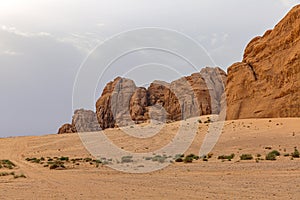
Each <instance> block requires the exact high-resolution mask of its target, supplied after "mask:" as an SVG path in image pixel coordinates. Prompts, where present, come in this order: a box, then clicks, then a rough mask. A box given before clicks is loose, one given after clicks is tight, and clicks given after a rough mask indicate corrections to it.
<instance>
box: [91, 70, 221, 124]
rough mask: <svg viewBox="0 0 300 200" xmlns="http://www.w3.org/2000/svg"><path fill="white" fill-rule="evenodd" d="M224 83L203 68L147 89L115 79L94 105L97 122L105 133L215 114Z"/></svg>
mask: <svg viewBox="0 0 300 200" xmlns="http://www.w3.org/2000/svg"><path fill="white" fill-rule="evenodd" d="M202 74H203V75H202ZM225 81H226V74H225V72H224V71H222V70H221V69H219V68H205V69H203V70H202V71H201V72H200V73H195V74H192V75H191V76H187V77H183V78H180V79H178V80H175V81H173V82H171V83H170V84H169V83H166V82H163V81H154V82H153V83H151V84H150V86H149V88H148V89H146V88H142V87H137V86H136V85H135V84H134V82H133V81H132V80H129V79H126V78H120V77H118V78H116V79H114V80H113V81H111V82H109V83H108V84H107V85H106V86H105V88H104V90H103V93H102V95H101V97H100V98H99V99H98V101H97V103H96V114H97V118H98V122H99V124H100V127H101V128H102V129H106V128H113V127H118V126H127V125H131V124H134V123H139V122H145V121H147V120H149V119H154V120H159V121H164V122H165V121H170V120H171V121H177V120H182V119H187V118H190V117H194V116H200V115H207V114H212V113H215V114H217V113H218V112H219V110H220V103H219V102H220V99H221V95H222V94H223V92H224V85H223V82H225Z"/></svg>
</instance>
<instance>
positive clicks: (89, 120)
mask: <svg viewBox="0 0 300 200" xmlns="http://www.w3.org/2000/svg"><path fill="white" fill-rule="evenodd" d="M72 126H74V127H75V128H76V131H77V132H93V131H99V130H101V128H100V126H99V123H98V120H97V115H96V113H94V112H93V111H91V110H84V109H79V110H75V112H74V115H73V119H72Z"/></svg>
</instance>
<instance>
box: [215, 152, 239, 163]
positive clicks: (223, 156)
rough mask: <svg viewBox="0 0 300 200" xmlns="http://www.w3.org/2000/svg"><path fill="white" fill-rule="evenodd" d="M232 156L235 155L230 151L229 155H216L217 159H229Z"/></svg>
mask: <svg viewBox="0 0 300 200" xmlns="http://www.w3.org/2000/svg"><path fill="white" fill-rule="evenodd" d="M234 156H235V155H234V153H232V154H230V155H221V156H218V159H222V160H228V161H231V160H232V159H233V158H234Z"/></svg>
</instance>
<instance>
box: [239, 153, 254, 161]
mask: <svg viewBox="0 0 300 200" xmlns="http://www.w3.org/2000/svg"><path fill="white" fill-rule="evenodd" d="M240 158H241V160H252V159H253V156H252V155H251V154H242V155H241V156H240Z"/></svg>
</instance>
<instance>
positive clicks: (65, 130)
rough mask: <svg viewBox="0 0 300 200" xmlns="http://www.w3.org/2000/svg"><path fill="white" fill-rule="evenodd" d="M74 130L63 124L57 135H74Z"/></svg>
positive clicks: (70, 126) (72, 127) (71, 126)
mask: <svg viewBox="0 0 300 200" xmlns="http://www.w3.org/2000/svg"><path fill="white" fill-rule="evenodd" d="M76 132H77V131H76V128H75V127H74V126H73V125H72V124H64V125H62V126H61V127H60V128H59V129H58V134H64V133H76Z"/></svg>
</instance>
